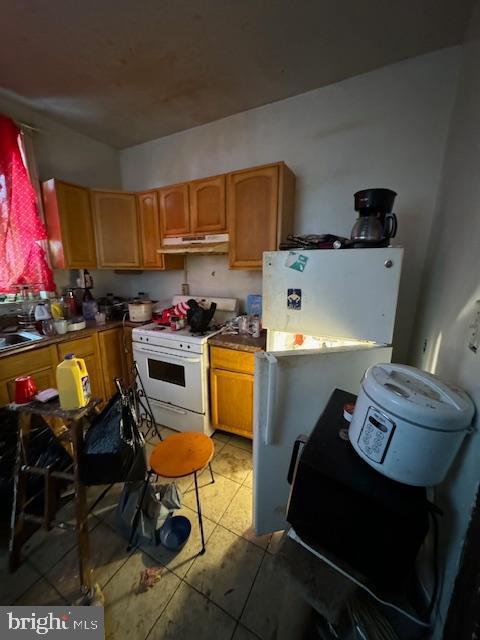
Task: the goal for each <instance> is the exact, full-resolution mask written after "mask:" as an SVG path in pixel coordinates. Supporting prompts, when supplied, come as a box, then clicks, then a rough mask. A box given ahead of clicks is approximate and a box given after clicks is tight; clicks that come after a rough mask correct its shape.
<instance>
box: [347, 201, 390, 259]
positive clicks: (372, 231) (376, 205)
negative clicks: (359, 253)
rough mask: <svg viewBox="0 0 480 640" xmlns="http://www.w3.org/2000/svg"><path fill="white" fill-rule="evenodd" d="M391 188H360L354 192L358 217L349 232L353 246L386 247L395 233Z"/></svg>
mask: <svg viewBox="0 0 480 640" xmlns="http://www.w3.org/2000/svg"><path fill="white" fill-rule="evenodd" d="M396 195H397V194H396V193H395V191H392V190H391V189H362V190H361V191H357V192H356V193H355V194H354V199H355V211H358V218H357V220H356V221H355V224H354V225H353V229H352V233H351V234H350V238H351V242H352V246H353V247H387V246H388V245H389V243H390V238H394V237H395V234H396V233H397V216H396V215H395V214H394V213H392V209H393V202H394V200H395V196H396Z"/></svg>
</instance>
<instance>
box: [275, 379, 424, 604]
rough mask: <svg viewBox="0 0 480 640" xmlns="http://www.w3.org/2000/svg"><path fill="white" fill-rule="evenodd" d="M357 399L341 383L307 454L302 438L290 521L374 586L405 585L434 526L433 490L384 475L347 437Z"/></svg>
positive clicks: (294, 462) (292, 477)
mask: <svg viewBox="0 0 480 640" xmlns="http://www.w3.org/2000/svg"><path fill="white" fill-rule="evenodd" d="M352 401H353V402H354V401H355V396H354V395H352V394H350V393H347V392H345V391H341V390H339V389H336V390H335V391H334V392H333V394H332V395H331V397H330V400H329V401H328V403H327V405H326V407H325V409H324V411H323V413H322V415H321V416H320V418H319V420H318V422H317V424H316V426H315V428H314V429H313V431H312V433H311V435H310V437H309V438H308V441H307V442H306V444H305V446H304V447H303V449H302V450H301V453H300V455H298V454H299V449H300V447H301V445H302V442H304V439H297V442H296V443H295V446H294V449H293V453H292V458H291V462H290V470H289V474H288V479H289V481H290V483H291V490H290V497H289V501H288V506H287V520H288V522H289V523H290V524H291V525H292V527H293V528H294V530H295V532H296V533H297V534H298V535H299V536H300V538H301V539H302V540H303V541H304V542H305V543H306V544H308V545H309V546H310V547H312V548H313V549H314V550H315V551H318V552H319V553H320V554H322V555H324V556H329V557H330V558H332V559H333V560H334V561H335V564H338V563H343V565H344V566H343V568H344V569H346V570H347V571H348V568H352V569H355V570H356V571H358V572H360V574H361V576H363V577H364V578H365V579H366V580H367V581H368V582H369V583H370V584H371V585H372V586H374V587H377V588H380V589H387V590H390V589H391V590H392V591H396V592H398V589H399V588H401V587H402V584H404V583H405V582H406V581H407V580H408V578H409V577H410V576H411V574H412V572H413V569H414V563H415V558H416V555H417V553H418V550H419V549H420V546H421V545H422V543H423V540H424V538H425V536H426V534H427V531H428V503H427V497H426V490H425V489H424V488H420V487H411V486H408V485H405V484H400V483H398V482H394V481H393V480H390V479H389V478H386V477H385V476H382V475H379V474H378V473H377V472H376V471H375V470H374V469H372V468H371V467H370V466H369V465H367V464H366V463H365V462H364V461H363V460H362V459H361V458H360V457H359V456H357V455H356V453H355V451H354V450H353V449H352V447H351V446H350V444H349V442H348V441H345V440H342V439H341V438H340V437H339V432H340V430H341V429H342V428H343V427H344V426H345V424H346V421H345V420H344V418H343V406H344V404H345V403H350V402H352ZM357 404H358V403H357ZM345 565H346V566H345Z"/></svg>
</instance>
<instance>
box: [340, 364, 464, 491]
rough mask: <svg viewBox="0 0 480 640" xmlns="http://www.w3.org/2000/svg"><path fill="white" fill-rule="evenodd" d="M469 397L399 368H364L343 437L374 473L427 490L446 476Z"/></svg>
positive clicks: (459, 440) (415, 371)
mask: <svg viewBox="0 0 480 640" xmlns="http://www.w3.org/2000/svg"><path fill="white" fill-rule="evenodd" d="M474 410H475V408H474V405H473V402H472V401H471V400H470V398H469V396H468V395H467V394H466V393H465V392H464V391H462V390H461V389H458V388H457V387H453V386H451V385H447V384H445V383H444V382H442V381H441V380H440V379H439V378H437V376H434V375H432V374H430V373H427V372H426V371H421V370H420V369H416V368H415V367H409V366H406V365H400V364H390V363H385V364H375V365H373V366H371V367H369V369H367V371H366V373H365V375H364V377H363V380H362V386H361V389H360V393H359V396H358V400H357V403H356V405H355V410H354V412H353V417H352V421H351V423H350V428H349V432H348V436H349V438H350V442H351V443H352V446H353V447H354V449H355V451H356V452H357V453H358V455H359V456H360V457H361V458H363V460H365V462H366V463H367V464H369V465H370V466H371V467H373V468H374V469H376V470H377V471H378V472H379V473H381V474H383V475H385V476H387V477H389V478H392V479H393V480H397V481H398V482H404V483H405V484H410V485H415V486H422V487H429V486H434V485H436V484H439V483H440V482H442V480H444V478H445V476H446V475H447V472H448V469H449V468H450V466H451V464H452V462H453V460H454V458H455V456H456V455H457V452H458V450H459V448H460V445H461V444H462V442H463V439H464V437H465V435H466V434H467V432H468V431H469V428H470V424H471V422H472V418H473V414H474Z"/></svg>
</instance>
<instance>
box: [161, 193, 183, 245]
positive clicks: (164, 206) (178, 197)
mask: <svg viewBox="0 0 480 640" xmlns="http://www.w3.org/2000/svg"><path fill="white" fill-rule="evenodd" d="M158 196H159V204H160V218H161V221H162V234H163V235H164V236H166V237H168V236H184V235H186V234H188V232H189V230H190V219H189V218H190V217H189V206H188V184H187V183H185V184H177V185H174V186H172V187H165V188H164V189H160V190H159V191H158Z"/></svg>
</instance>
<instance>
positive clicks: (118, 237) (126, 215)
mask: <svg viewBox="0 0 480 640" xmlns="http://www.w3.org/2000/svg"><path fill="white" fill-rule="evenodd" d="M92 204H93V219H94V222H95V236H96V241H97V256H98V266H99V267H110V268H111V269H138V268H140V267H141V253H140V235H139V229H138V217H137V200H136V196H135V194H134V193H124V192H115V191H98V190H95V191H92Z"/></svg>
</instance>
